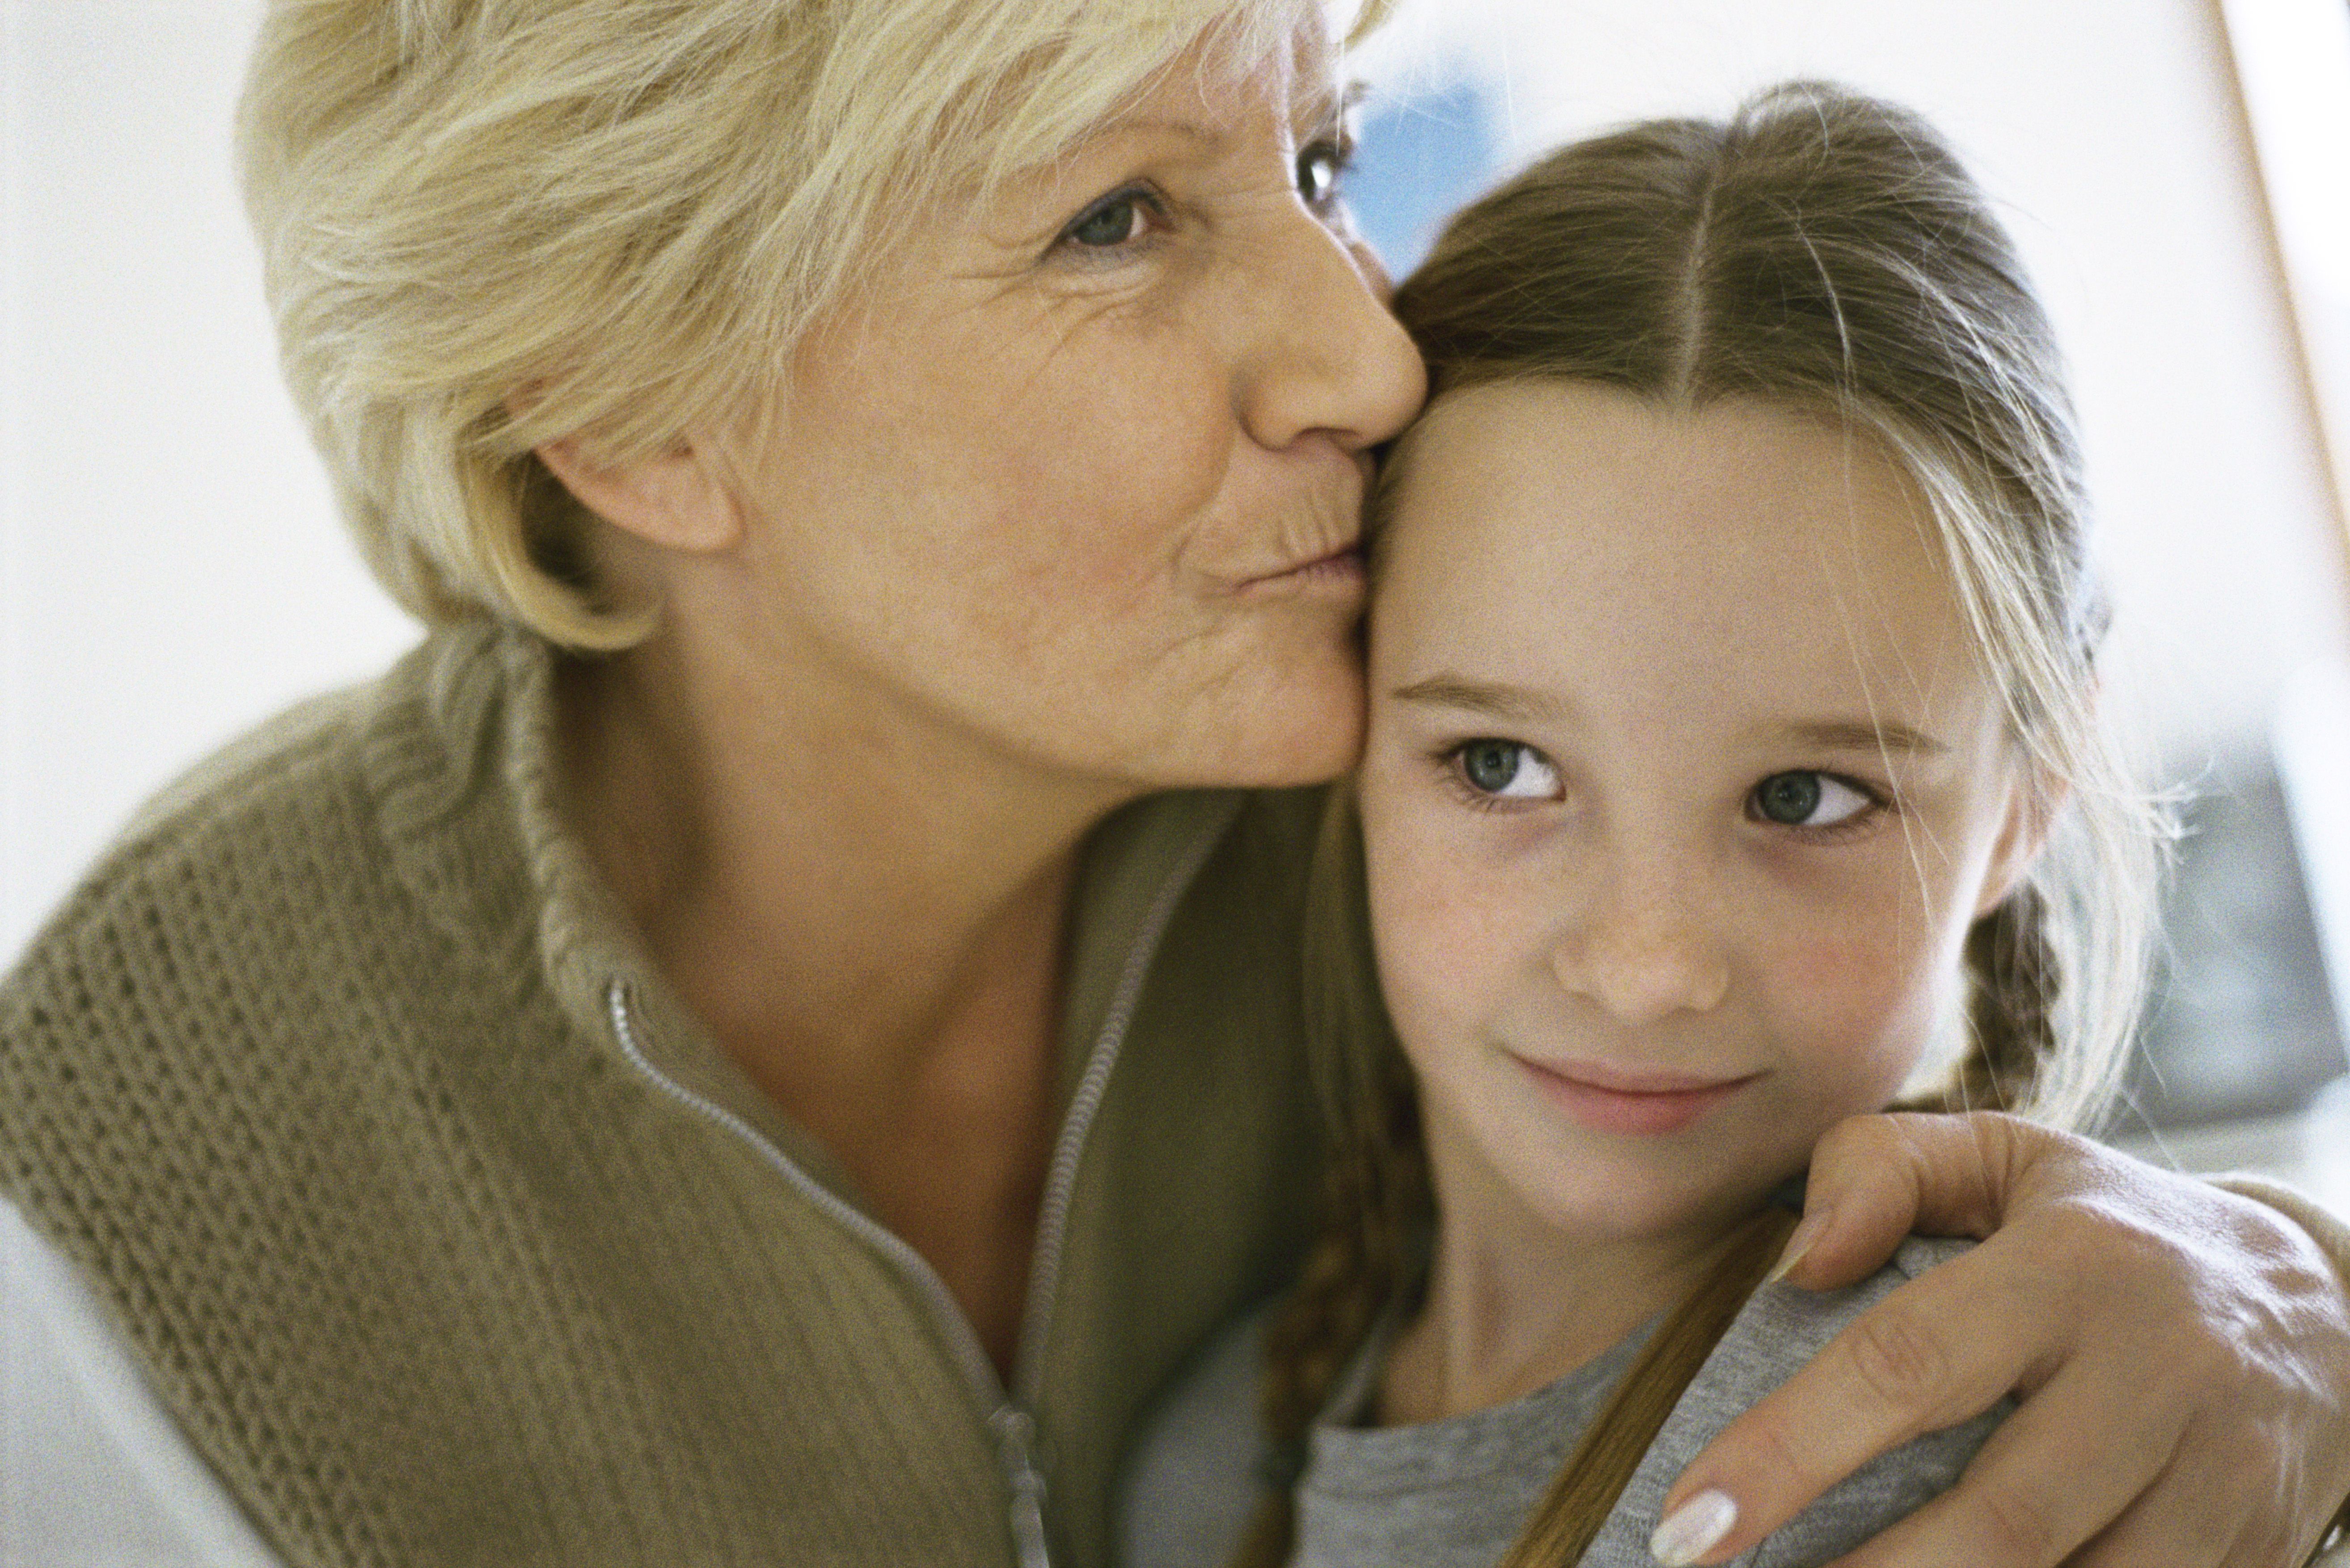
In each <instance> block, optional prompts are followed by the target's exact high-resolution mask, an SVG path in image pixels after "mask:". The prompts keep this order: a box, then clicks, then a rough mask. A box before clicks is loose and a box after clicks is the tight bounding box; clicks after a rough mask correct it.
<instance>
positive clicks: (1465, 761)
mask: <svg viewBox="0 0 2350 1568" xmlns="http://www.w3.org/2000/svg"><path fill="white" fill-rule="evenodd" d="M1453 766H1454V767H1456V768H1458V769H1459V770H1460V772H1461V778H1462V780H1463V781H1465V782H1466V783H1467V784H1468V785H1469V787H1470V788H1471V789H1473V790H1475V791H1476V792H1477V793H1478V794H1485V795H1493V796H1496V797H1499V798H1503V799H1508V800H1548V799H1551V798H1553V797H1554V796H1555V795H1556V794H1558V771H1557V770H1556V769H1555V768H1554V767H1552V766H1551V764H1550V763H1549V761H1548V760H1547V759H1545V758H1544V756H1543V754H1542V753H1540V752H1537V751H1535V750H1534V748H1533V747H1532V746H1529V745H1525V744H1523V743H1521V742H1517V741H1492V740H1477V741H1469V742H1464V743H1463V744H1462V745H1461V747H1460V749H1459V750H1457V751H1455V752H1454V753H1453Z"/></svg>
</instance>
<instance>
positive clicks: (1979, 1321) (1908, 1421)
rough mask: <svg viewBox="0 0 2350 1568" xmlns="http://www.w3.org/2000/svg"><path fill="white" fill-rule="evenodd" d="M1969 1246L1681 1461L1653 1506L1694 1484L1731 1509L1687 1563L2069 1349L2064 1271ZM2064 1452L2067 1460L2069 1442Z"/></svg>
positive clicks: (1965, 1413)
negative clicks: (1721, 1527)
mask: <svg viewBox="0 0 2350 1568" xmlns="http://www.w3.org/2000/svg"><path fill="white" fill-rule="evenodd" d="M1981 1256H1982V1250H1981V1249H1977V1250H1976V1251H1970V1252H1968V1253H1966V1254H1964V1255H1962V1256H1960V1257H1958V1258H1954V1259H1952V1260H1951V1261H1950V1262H1947V1263H1944V1264H1942V1265H1941V1266H1940V1267H1939V1268H1936V1269H1934V1270H1932V1271H1930V1272H1928V1273H1925V1274H1923V1275H1920V1276H1919V1277H1918V1278H1917V1279H1915V1280H1912V1281H1910V1282H1908V1284H1905V1285H1903V1286H1902V1287H1901V1288H1900V1289H1898V1290H1897V1291H1895V1292H1894V1293H1892V1294H1890V1295H1888V1296H1887V1297H1886V1298H1885V1299H1884V1300H1883V1301H1881V1302H1878V1303H1877V1304H1876V1305H1875V1306H1873V1307H1871V1308H1869V1309H1868V1310H1867V1311H1866V1312H1865V1313H1863V1314H1861V1315H1860V1316H1858V1317H1856V1318H1855V1319H1854V1320H1853V1321H1852V1322H1851V1323H1849V1324H1846V1325H1845V1328H1844V1330H1843V1332H1842V1333H1840V1334H1837V1335H1836V1337H1835V1339H1833V1340H1831V1341H1829V1342H1828V1344H1827V1345H1826V1347H1825V1349H1823V1350H1822V1351H1821V1352H1820V1353H1819V1355H1816V1356H1814V1358H1813V1359H1812V1361H1811V1362H1810V1364H1809V1365H1807V1366H1804V1368H1803V1369H1802V1370H1800V1371H1798V1372H1797V1373H1796V1374H1795V1375H1794V1376H1793V1377H1791V1378H1789V1379H1788V1380H1787V1381H1786V1382H1785V1383H1783V1384H1782V1385H1781V1386H1779V1387H1778V1388H1776V1389H1773V1391H1772V1392H1771V1393H1770V1394H1769V1395H1767V1396H1765V1397H1763V1399H1762V1400H1761V1401H1760V1402H1759V1403H1757V1404H1756V1405H1755V1406H1754V1407H1753V1408H1752V1409H1750V1410H1748V1411H1747V1412H1746V1413H1745V1414H1744V1415H1742V1416H1741V1417H1738V1419H1737V1420H1735V1421H1733V1422H1731V1424H1730V1425H1729V1426H1728V1427H1726V1428H1723V1429H1722V1431H1721V1433H1720V1434H1718V1435H1717V1436H1716V1437H1715V1438H1714V1439H1713V1441H1712V1442H1711V1443H1710V1444H1708V1445H1707V1446H1706V1448H1705V1449H1704V1450H1703V1451H1701V1452H1700V1454H1699V1455H1698V1457H1697V1458H1696V1459H1693V1460H1691V1461H1690V1465H1689V1468H1688V1469H1685V1470H1683V1471H1682V1472H1681V1476H1680V1479H1679V1480H1678V1481H1676V1482H1675V1483H1674V1485H1673V1488H1672V1490H1671V1491H1670V1492H1669V1493H1668V1494H1667V1496H1666V1499H1665V1512H1666V1514H1667V1515H1668V1516H1669V1515H1671V1514H1672V1513H1673V1512H1674V1511H1677V1510H1679V1508H1680V1506H1681V1505H1682V1504H1683V1503H1685V1502H1687V1501H1690V1500H1691V1499H1693V1498H1695V1497H1697V1496H1698V1495H1699V1494H1700V1493H1701V1492H1707V1491H1713V1492H1719V1493H1721V1494H1724V1495H1726V1496H1727V1497H1728V1498H1729V1499H1730V1500H1731V1502H1732V1503H1733V1504H1734V1506H1735V1508H1736V1511H1737V1522H1736V1523H1735V1524H1734V1525H1733V1526H1732V1528H1731V1531H1730V1532H1729V1533H1728V1534H1726V1535H1724V1536H1723V1537H1722V1538H1721V1541H1720V1542H1719V1543H1718V1544H1717V1545H1716V1546H1715V1547H1714V1548H1713V1549H1712V1550H1711V1551H1710V1552H1707V1553H1706V1554H1705V1555H1704V1556H1702V1557H1701V1558H1699V1559H1696V1561H1701V1562H1709V1563H1711V1562H1721V1561H1722V1560H1724V1559H1727V1558H1729V1557H1731V1556H1733V1555H1735V1554H1736V1553H1737V1552H1742V1551H1744V1550H1745V1549H1746V1548H1747V1547H1749V1546H1752V1544H1753V1543H1754V1542H1757V1541H1759V1540H1761V1539H1762V1538H1763V1536H1764V1535H1765V1534H1767V1533H1768V1532H1771V1531H1773V1530H1776V1529H1777V1528H1778V1527H1779V1526H1780V1525H1782V1524H1784V1523H1785V1522H1786V1521H1788V1520H1790V1519H1792V1518H1794V1516H1795V1514H1797V1513H1798V1512H1800V1511H1802V1510H1803V1509H1804V1507H1805V1506H1806V1505H1807V1504H1809V1503H1810V1502H1811V1501H1813V1500H1814V1498H1816V1497H1817V1496H1818V1495H1819V1494H1820V1493H1821V1492H1822V1491H1825V1490H1826V1489H1827V1488H1829V1487H1831V1486H1833V1485H1835V1483H1836V1482H1837V1481H1839V1480H1843V1479H1844V1478H1845V1477H1846V1476H1847V1475H1849V1474H1850V1473H1851V1472H1852V1471H1853V1470H1855V1469H1858V1468H1859V1467H1860V1466H1861V1465H1863V1464H1865V1463H1866V1462H1867V1461H1868V1460H1869V1459H1872V1458H1874V1457H1875V1456H1877V1454H1880V1453H1883V1452H1884V1451H1885V1450H1886V1449H1889V1448H1892V1447H1894V1446H1896V1445H1897V1444H1899V1443H1902V1442H1906V1441H1908V1439H1909V1438H1913V1437H1916V1436H1917V1435H1918V1434H1919V1433H1920V1432H1929V1431H1934V1430H1936V1429H1938V1428H1943V1427H1948V1426H1952V1425H1955V1424H1956V1423H1958V1422H1960V1421H1962V1420H1964V1419H1966V1418H1967V1417H1970V1416H1972V1415H1974V1414H1976V1413H1977V1412H1979V1411H1981V1410H1984V1409H1987V1408H1989V1407H1991V1404H1992V1403H1993V1402H1994V1401H1996V1400H1998V1399H1999V1398H2000V1397H2002V1396H2003V1395H2005V1394H2006V1393H2007V1392H2008V1391H2009V1390H2010V1389H2011V1388H2014V1387H2017V1386H2033V1385H2036V1384H2037V1383H2038V1382H2040V1381H2043V1380H2044V1378H2045V1376H2046V1367H2047V1366H2049V1365H2053V1364H2054V1360H2056V1359H2061V1356H2062V1354H2063V1353H2064V1351H2066V1350H2067V1349H2069V1348H2070V1347H2069V1346H2068V1345H2066V1343H2065V1335H2066V1334H2067V1332H2068V1331H2069V1328H2070V1326H2071V1322H2072V1320H2071V1317H2070V1316H2069V1315H2068V1314H2067V1312H2066V1309H2065V1302H2066V1299H2067V1295H2066V1292H2065V1291H2064V1286H2063V1282H2062V1281H2059V1280H2051V1279H2048V1278H2046V1277H2044V1273H2043V1270H2042V1269H2041V1268H2040V1267H2039V1266H2038V1265H2037V1264H2036V1263H2035V1262H2033V1261H2032V1260H2030V1259H2024V1260H2016V1259H2010V1260H2008V1261H2006V1262H2005V1263H2004V1264H2003V1265H2002V1264H2001V1263H1998V1262H1994V1263H1993V1265H1992V1266H1991V1267H1990V1268H1982V1267H1979V1266H1976V1264H1977V1260H1978V1259H1980V1258H1981ZM2043 1356H2045V1357H2048V1358H2049V1359H2048V1360H2046V1361H2043V1359H2042V1358H2043ZM2070 1457H2071V1458H2072V1459H2074V1460H2075V1461H2077V1459H2078V1443H2077V1441H2076V1443H2075V1444H2074V1453H2073V1455H2072V1456H2070ZM2116 1507H2118V1504H2116ZM1950 1561H1963V1559H1950Z"/></svg>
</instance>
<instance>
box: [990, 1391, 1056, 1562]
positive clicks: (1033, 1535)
mask: <svg viewBox="0 0 2350 1568" xmlns="http://www.w3.org/2000/svg"><path fill="white" fill-rule="evenodd" d="M987 1424H988V1426H989V1427H990V1428H992V1429H993V1431H994V1433H995V1446H996V1449H997V1452H998V1453H999V1454H1000V1455H1001V1457H1002V1458H1003V1479H1004V1480H1005V1482H1006V1483H1007V1484H1009V1485H1010V1487H1011V1488H1012V1543H1013V1546H1014V1548H1015V1549H1016V1550H1017V1551H1018V1552H1019V1553H1020V1568H1051V1565H1052V1554H1051V1553H1050V1552H1047V1551H1046V1550H1045V1477H1044V1475H1043V1473H1042V1472H1040V1471H1039V1470H1038V1469H1036V1421H1035V1417H1032V1416H1030V1415H1029V1414H1028V1412H1027V1411H1025V1410H1023V1409H1022V1408H1020V1407H1019V1406H1017V1405H1005V1406H1003V1407H1002V1408H1000V1409H998V1410H997V1411H996V1412H995V1414H994V1415H993V1416H990V1417H988V1418H987Z"/></svg>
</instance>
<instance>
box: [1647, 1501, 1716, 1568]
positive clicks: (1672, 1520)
mask: <svg viewBox="0 0 2350 1568" xmlns="http://www.w3.org/2000/svg"><path fill="white" fill-rule="evenodd" d="M1737 1522H1738V1504H1736V1503H1735V1502H1733V1501H1731V1497H1730V1494H1729V1493H1728V1492H1726V1491H1701V1492H1700V1493H1698V1494H1697V1495H1696V1496H1695V1497H1693V1498H1691V1499H1690V1500H1689V1501H1687V1502H1685V1503H1683V1504H1681V1505H1680V1506H1679V1508H1677V1509H1675V1510H1673V1511H1672V1512H1670V1513H1669V1514H1667V1515H1665V1518H1664V1521H1663V1522H1662V1523H1660V1524H1659V1525H1658V1526H1657V1532H1656V1533H1655V1534H1654V1535H1651V1536H1650V1537H1648V1555H1649V1556H1651V1557H1654V1558H1655V1559H1656V1560H1657V1561H1658V1563H1659V1564H1661V1565H1662V1568H1690V1564H1691V1563H1695V1562H1696V1561H1697V1560H1698V1559H1699V1558H1700V1557H1702V1556H1704V1555H1705V1554H1706V1553H1707V1552H1711V1551H1712V1550H1713V1549H1714V1547H1715V1546H1716V1545H1718V1544H1719V1543H1720V1542H1721V1538H1722V1537H1723V1536H1725V1535H1727V1534H1729V1533H1730V1527H1731V1525H1733V1524H1736V1523H1737Z"/></svg>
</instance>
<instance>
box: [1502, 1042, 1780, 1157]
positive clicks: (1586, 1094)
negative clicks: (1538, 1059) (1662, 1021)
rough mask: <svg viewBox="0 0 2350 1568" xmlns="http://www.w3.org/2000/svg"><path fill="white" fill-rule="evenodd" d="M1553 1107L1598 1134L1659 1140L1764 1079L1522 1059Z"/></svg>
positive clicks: (1518, 1060)
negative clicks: (1552, 1064)
mask: <svg viewBox="0 0 2350 1568" xmlns="http://www.w3.org/2000/svg"><path fill="white" fill-rule="evenodd" d="M1516 1060H1517V1062H1518V1064H1519V1065H1521V1066H1523V1068H1525V1070H1526V1073H1527V1075H1528V1076H1530V1077H1532V1078H1533V1079H1534V1086H1535V1087H1536V1088H1537V1089H1539V1090H1540V1091H1541V1092H1542V1094H1543V1095H1544V1097H1545V1098H1547V1099H1548V1100H1549V1101H1550V1102H1551V1104H1553V1105H1554V1106H1557V1107H1558V1108H1559V1110H1560V1111H1562V1112H1563V1113H1565V1116H1566V1117H1567V1119H1568V1120H1570V1121H1572V1122H1575V1124H1576V1125H1578V1126H1580V1127H1588V1128H1590V1129H1591V1130H1592V1131H1594V1132H1607V1133H1629V1134H1632V1135H1633V1136H1635V1137H1658V1136H1661V1135H1663V1134H1666V1133H1676V1132H1679V1131H1680V1130H1681V1129H1682V1128H1683V1127H1689V1126H1690V1125H1691V1124H1692V1123H1694V1122H1696V1121H1697V1120H1698V1119H1699V1118H1700V1117H1701V1116H1704V1115H1705V1114H1706V1113H1707V1112H1708V1111H1710V1110H1711V1109H1713V1107H1714V1106H1718V1105H1720V1104H1721V1102H1722V1101H1724V1100H1726V1099H1728V1098H1730V1096H1732V1095H1734V1094H1736V1093H1737V1092H1738V1091H1739V1090H1741V1089H1742V1088H1744V1087H1745V1086H1746V1085H1749V1084H1751V1083H1752V1082H1754V1081H1755V1080H1756V1079H1757V1078H1760V1077H1761V1076H1762V1074H1760V1073H1749V1074H1747V1075H1745V1076H1744V1077H1740V1078H1703V1077H1699V1076H1696V1075H1692V1074H1688V1073H1626V1072H1620V1071H1617V1070H1615V1069H1611V1068H1607V1067H1601V1066H1597V1065H1596V1064H1589V1063H1583V1062H1568V1063H1562V1064H1559V1065H1558V1066H1555V1067H1545V1066H1542V1065H1540V1064H1537V1063H1534V1062H1529V1061H1527V1060H1526V1059H1525V1058H1524V1057H1523V1056H1520V1057H1518V1058H1517V1059H1516Z"/></svg>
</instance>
